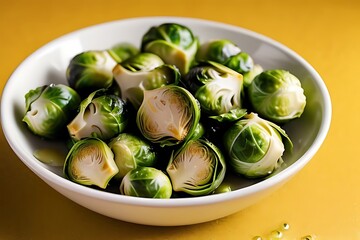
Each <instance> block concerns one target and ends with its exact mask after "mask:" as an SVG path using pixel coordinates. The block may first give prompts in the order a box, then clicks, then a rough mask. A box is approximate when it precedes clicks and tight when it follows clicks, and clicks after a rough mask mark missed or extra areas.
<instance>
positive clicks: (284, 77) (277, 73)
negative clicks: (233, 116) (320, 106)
mask: <svg viewBox="0 0 360 240" xmlns="http://www.w3.org/2000/svg"><path fill="white" fill-rule="evenodd" d="M248 96H249V100H250V103H251V105H252V107H253V109H254V111H255V112H257V113H258V114H259V115H260V116H262V117H264V118H266V119H268V120H271V121H273V122H275V123H283V122H286V121H289V120H291V119H294V118H298V117H300V116H301V114H302V113H303V111H304V109H305V105H306V97H305V95H304V89H303V88H302V87H301V82H300V80H299V79H298V78H297V77H296V76H294V75H293V74H291V73H290V72H288V71H286V70H281V69H275V70H266V71H263V72H262V73H260V74H259V75H257V76H256V77H255V78H254V80H253V81H252V82H251V84H250V86H249V88H248Z"/></svg>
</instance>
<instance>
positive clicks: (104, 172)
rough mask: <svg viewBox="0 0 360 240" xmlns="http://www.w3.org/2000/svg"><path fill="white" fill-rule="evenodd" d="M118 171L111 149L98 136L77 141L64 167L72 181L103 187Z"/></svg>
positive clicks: (66, 174) (65, 172)
mask: <svg viewBox="0 0 360 240" xmlns="http://www.w3.org/2000/svg"><path fill="white" fill-rule="evenodd" d="M118 171H119V169H118V168H117V166H116V164H115V161H114V155H113V153H112V151H111V149H110V148H109V147H108V145H106V143H105V142H103V141H102V140H100V139H98V138H87V139H83V140H80V141H78V142H76V143H75V144H74V145H73V146H72V148H71V149H70V151H69V153H68V155H67V156H66V159H65V163H64V167H63V172H64V174H65V176H66V177H67V178H68V179H70V180H71V181H73V182H76V183H79V184H81V185H96V186H98V187H100V188H103V189H105V188H106V187H107V185H108V182H109V181H110V180H111V179H112V178H113V177H114V176H115V175H116V174H117V173H118Z"/></svg>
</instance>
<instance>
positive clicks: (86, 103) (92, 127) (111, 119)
mask: <svg viewBox="0 0 360 240" xmlns="http://www.w3.org/2000/svg"><path fill="white" fill-rule="evenodd" d="M99 95H100V96H99ZM127 124H128V110H127V106H126V104H125V102H124V101H123V100H122V99H121V98H119V97H118V96H115V95H111V94H109V95H108V94H104V91H103V90H98V91H95V92H93V93H91V94H90V95H89V96H88V97H87V98H86V99H84V100H83V101H82V102H81V104H80V110H79V113H78V114H77V115H76V116H75V118H74V119H73V120H72V121H71V122H70V123H69V124H68V125H67V129H68V132H69V134H70V136H71V138H72V139H74V140H75V141H78V140H80V139H83V138H87V137H91V136H92V137H98V138H100V139H102V140H105V141H106V140H109V139H110V138H113V137H115V136H116V135H118V134H119V133H121V132H123V131H124V129H125V128H126V126H127Z"/></svg>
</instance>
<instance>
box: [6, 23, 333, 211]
mask: <svg viewBox="0 0 360 240" xmlns="http://www.w3.org/2000/svg"><path fill="white" fill-rule="evenodd" d="M134 21H135V22H137V21H152V22H155V21H166V22H170V21H172V22H175V21H176V22H180V23H182V24H184V25H185V24H186V23H196V24H203V25H212V26H217V27H221V28H225V29H228V30H231V31H235V32H241V33H244V34H246V35H249V36H251V37H254V38H257V39H261V40H262V41H265V42H267V43H268V44H270V45H272V46H274V47H275V48H278V49H280V50H281V51H283V52H285V53H286V54H288V55H290V56H291V57H293V58H295V59H296V60H297V61H299V62H300V63H301V64H302V65H303V67H304V68H305V69H306V70H307V71H308V72H309V73H311V75H312V76H313V77H314V82H316V84H317V86H318V87H319V89H320V92H321V93H322V95H321V97H322V98H323V99H324V103H325V105H324V109H323V112H322V116H323V117H322V121H321V124H320V128H319V130H318V134H317V136H316V137H315V138H314V141H313V143H312V144H311V146H310V147H309V149H307V150H306V152H305V153H304V154H303V155H302V156H301V157H300V158H299V159H297V160H296V161H295V162H294V163H293V164H291V165H290V166H289V167H287V168H286V171H281V172H279V173H278V174H276V175H274V176H272V177H270V178H267V179H264V180H261V181H260V182H257V183H254V184H252V185H250V186H246V187H243V188H240V189H237V190H234V191H231V192H227V193H224V194H213V195H207V196H199V197H186V198H172V199H150V198H139V197H131V196H124V195H120V194H114V193H110V192H105V191H101V190H97V189H93V188H89V187H86V186H82V185H79V184H76V183H74V182H71V181H69V180H68V179H65V178H63V177H61V176H58V175H57V174H55V173H53V172H52V171H50V170H48V169H46V168H44V167H43V166H41V164H40V163H38V162H36V161H32V160H31V159H30V160H29V159H28V158H29V156H28V155H26V154H24V153H23V152H22V150H21V149H20V147H19V146H17V144H16V140H15V139H13V138H12V137H11V133H10V132H9V129H8V128H7V126H8V121H7V119H6V111H7V110H6V109H7V107H6V106H7V104H9V103H8V101H9V94H10V93H9V91H8V89H9V88H10V86H11V85H12V84H13V81H14V80H13V79H16V76H17V74H18V72H19V71H20V70H21V68H22V67H23V66H24V65H26V64H27V63H28V62H31V61H32V59H33V58H35V57H36V56H37V55H39V54H42V53H43V52H46V51H48V50H49V49H51V48H53V47H55V46H56V45H57V44H58V43H60V42H61V41H64V40H65V39H67V38H70V37H73V36H75V35H77V34H79V33H82V32H86V31H92V30H94V29H97V28H103V27H112V26H115V25H117V24H119V23H122V24H124V23H126V22H129V23H131V22H134ZM0 107H1V113H0V116H1V123H2V124H1V125H2V129H3V132H4V135H5V138H6V140H7V141H8V144H9V145H10V147H11V148H12V149H13V151H14V152H15V154H16V155H17V156H18V157H19V158H20V159H21V161H22V162H23V163H24V164H25V165H27V167H29V168H30V169H31V170H32V171H33V172H34V173H35V174H36V175H38V176H39V177H40V178H41V179H42V180H44V181H45V180H47V181H49V182H51V183H52V184H55V185H61V186H62V187H63V188H65V189H66V190H68V191H71V192H77V193H79V194H81V195H84V196H88V197H92V198H96V199H102V200H106V201H111V202H117V203H120V202H121V203H123V204H127V205H141V206H148V207H163V208H167V207H180V206H190V205H191V206H196V205H208V204H215V203H218V202H224V201H231V200H234V199H237V198H239V197H245V196H249V195H252V194H255V193H257V192H261V191H263V190H266V189H268V188H270V187H272V186H275V185H278V184H279V183H282V182H283V180H285V179H289V178H290V177H291V176H293V175H294V174H295V173H296V172H298V171H299V170H300V169H302V168H303V167H304V166H305V165H306V164H307V163H308V162H309V161H310V160H311V158H312V157H313V156H314V155H315V153H316V152H317V151H318V150H319V148H320V147H321V145H322V143H323V141H324V140H325V138H326V135H327V133H328V131H329V128H330V124H331V115H332V105H331V99H330V95H329V92H328V90H327V87H326V85H325V83H324V81H323V80H322V78H321V76H320V75H319V74H318V72H317V71H316V70H315V69H314V68H313V67H312V66H311V65H310V64H309V63H308V62H307V61H306V60H305V59H304V58H303V57H301V56H300V55H298V54H297V53H296V52H295V51H293V50H291V49H290V48H288V47H287V46H285V45H283V44H282V43H280V42H278V41H275V40H273V39H272V38H269V37H267V36H265V35H262V34H260V33H257V32H254V31H252V30H249V29H245V28H243V27H240V26H235V25H231V24H227V23H222V22H217V21H212V20H206V19H200V18H191V17H174V16H151V17H133V18H126V19H119V20H113V21H108V22H104V23H99V24H95V25H91V26H88V27H84V28H81V29H78V30H75V31H72V32H69V33H67V34H64V35H62V36H60V37H58V38H56V39H54V40H52V41H50V42H48V43H46V44H45V45H43V46H41V47H40V48H38V49H37V50H35V51H34V52H33V53H31V54H30V55H29V56H27V57H26V58H25V59H24V60H23V61H22V62H21V63H20V64H19V65H18V66H17V67H16V69H15V70H14V72H13V73H12V74H11V75H10V77H9V79H8V80H7V82H6V84H5V86H4V89H3V92H2V97H1V106H0ZM31 157H33V156H31ZM52 187H53V186H52ZM53 188H54V187H53Z"/></svg>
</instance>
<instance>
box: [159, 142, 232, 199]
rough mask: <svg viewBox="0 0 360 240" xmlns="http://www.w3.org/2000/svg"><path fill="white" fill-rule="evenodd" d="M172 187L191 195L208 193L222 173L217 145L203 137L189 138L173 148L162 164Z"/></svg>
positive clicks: (222, 177) (218, 180) (223, 164)
mask: <svg viewBox="0 0 360 240" xmlns="http://www.w3.org/2000/svg"><path fill="white" fill-rule="evenodd" d="M166 172H167V173H168V175H169V177H170V179H171V182H172V186H173V190H174V191H177V192H185V193H188V194H190V195H193V196H200V195H206V194H210V193H212V192H214V191H215V189H216V188H217V187H219V185H220V184H221V183H222V181H223V180H224V177H225V172H226V164H225V159H224V156H223V154H222V153H221V151H220V150H219V148H217V147H216V146H215V145H214V144H212V143H211V142H209V141H207V140H205V139H197V140H189V141H188V142H186V143H185V144H184V145H183V146H182V147H181V148H180V149H179V150H178V151H176V152H175V153H174V154H173V156H172V157H171V159H170V161H169V165H168V166H167V168H166Z"/></svg>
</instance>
